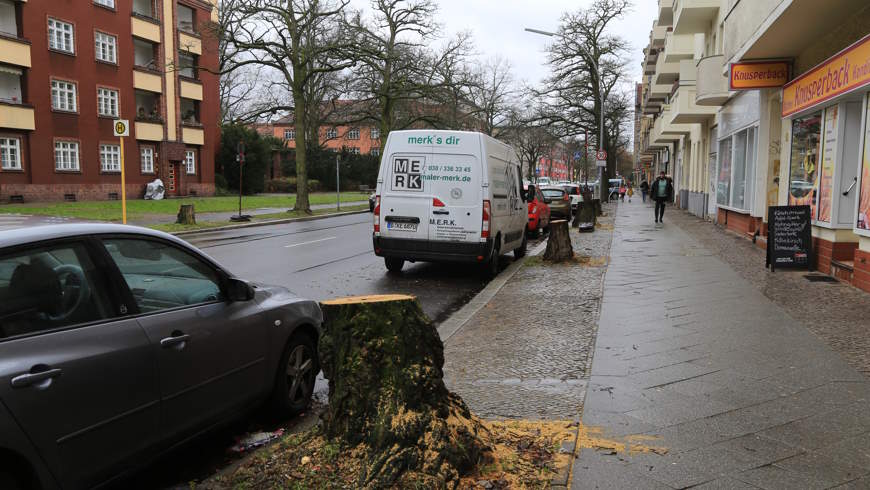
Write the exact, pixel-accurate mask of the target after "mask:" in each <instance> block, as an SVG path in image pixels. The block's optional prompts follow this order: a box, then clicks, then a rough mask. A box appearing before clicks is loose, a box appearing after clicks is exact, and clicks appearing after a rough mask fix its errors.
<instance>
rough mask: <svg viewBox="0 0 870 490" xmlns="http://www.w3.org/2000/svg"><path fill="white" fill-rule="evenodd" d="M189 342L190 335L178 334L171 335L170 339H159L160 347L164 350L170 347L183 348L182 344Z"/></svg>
mask: <svg viewBox="0 0 870 490" xmlns="http://www.w3.org/2000/svg"><path fill="white" fill-rule="evenodd" d="M188 340H190V335H187V334H179V335H173V336H172V337H166V338H165V339H160V347H163V348H164V349H168V348H170V347H176V346H181V347H180V348H182V349H183V348H184V346H183V345H182V344H184V343H185V342H187V341H188Z"/></svg>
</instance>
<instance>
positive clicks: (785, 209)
mask: <svg viewBox="0 0 870 490" xmlns="http://www.w3.org/2000/svg"><path fill="white" fill-rule="evenodd" d="M767 219H768V228H767V229H768V234H767V266H768V267H770V271H771V272H773V271H774V270H776V268H777V267H786V268H794V269H802V268H806V269H807V270H812V262H813V237H812V226H811V225H810V207H809V206H770V207H769V208H768V212H767Z"/></svg>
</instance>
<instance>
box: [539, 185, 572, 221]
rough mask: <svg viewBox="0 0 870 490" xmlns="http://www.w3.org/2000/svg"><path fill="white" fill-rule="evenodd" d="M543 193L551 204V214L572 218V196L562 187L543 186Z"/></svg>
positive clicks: (548, 203) (549, 204)
mask: <svg viewBox="0 0 870 490" xmlns="http://www.w3.org/2000/svg"><path fill="white" fill-rule="evenodd" d="M541 193H543V194H544V199H545V200H546V203H547V205H548V206H550V215H551V216H555V217H559V218H564V219H568V220H570V219H571V196H570V195H568V193H567V192H565V189H563V188H561V187H542V188H541Z"/></svg>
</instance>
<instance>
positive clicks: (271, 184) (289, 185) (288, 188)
mask: <svg viewBox="0 0 870 490" xmlns="http://www.w3.org/2000/svg"><path fill="white" fill-rule="evenodd" d="M319 190H320V181H318V180H314V179H308V192H318V191H319ZM266 192H278V193H286V194H294V193H296V177H284V178H280V179H271V180H267V181H266Z"/></svg>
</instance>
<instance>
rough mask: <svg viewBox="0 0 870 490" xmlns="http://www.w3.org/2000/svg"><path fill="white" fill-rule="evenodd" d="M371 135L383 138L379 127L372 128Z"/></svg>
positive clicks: (376, 138) (375, 137) (375, 138)
mask: <svg viewBox="0 0 870 490" xmlns="http://www.w3.org/2000/svg"><path fill="white" fill-rule="evenodd" d="M371 135H372V139H373V140H379V139H381V130H380V129H378V128H372V131H371Z"/></svg>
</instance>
